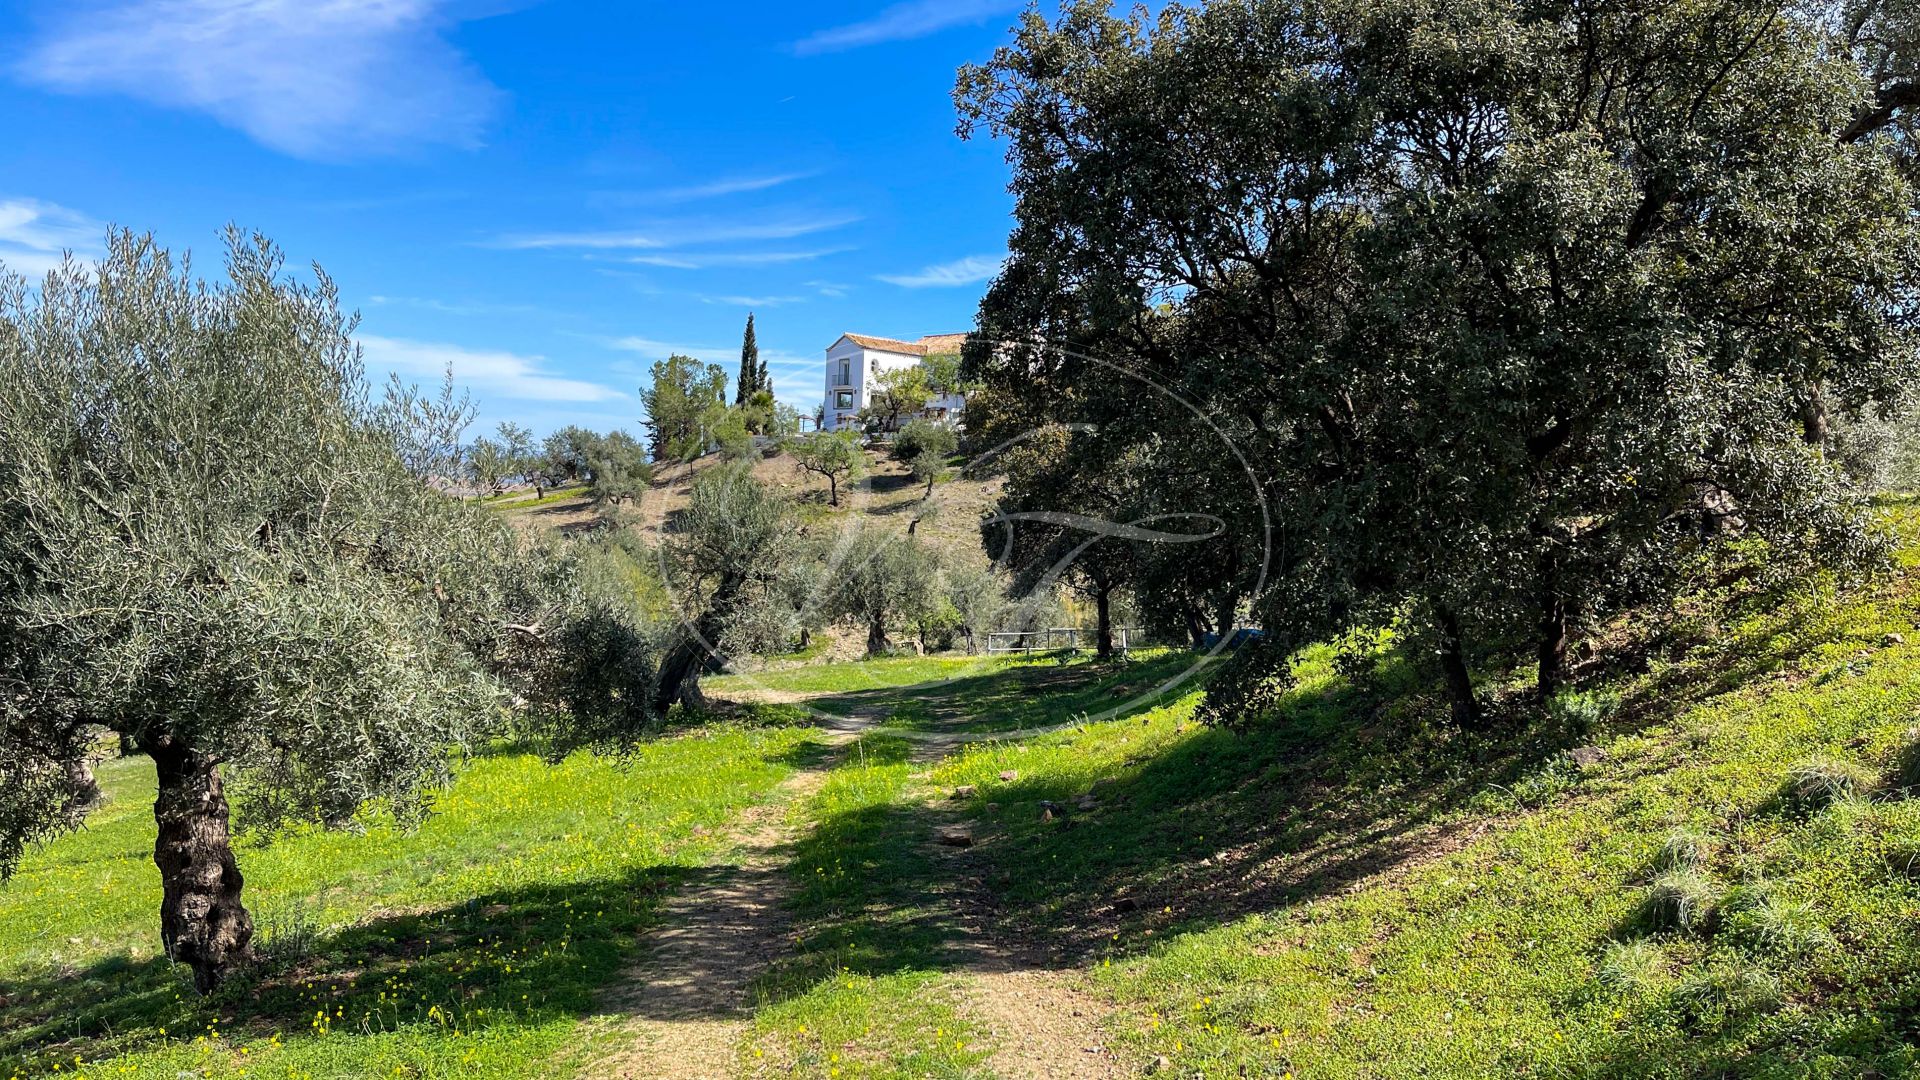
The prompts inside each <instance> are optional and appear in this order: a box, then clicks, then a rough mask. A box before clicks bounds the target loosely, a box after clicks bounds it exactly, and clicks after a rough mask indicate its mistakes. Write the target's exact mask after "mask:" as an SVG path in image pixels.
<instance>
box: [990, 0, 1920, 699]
mask: <svg viewBox="0 0 1920 1080" xmlns="http://www.w3.org/2000/svg"><path fill="white" fill-rule="evenodd" d="M1835 46H1836V42H1835V41H1834V39H1833V38H1832V37H1831V35H1830V34H1829V32H1828V31H1827V29H1825V26H1824V24H1823V22H1822V20H1821V19H1820V18H1817V17H1809V16H1808V15H1806V14H1805V12H1804V11H1803V9H1801V8H1798V7H1789V6H1786V5H1783V4H1779V3H1767V2H1761V0H1709V2H1705V3H1699V4H1686V5H1673V4H1665V3H1655V2H1652V0H1644V2H1633V3H1626V4H1597V3H1592V2H1588V0H1558V2H1553V3H1545V4H1527V5H1519V4H1513V3H1499V2H1492V3H1472V4H1461V5H1449V6H1443V7H1439V8H1434V7H1432V6H1430V5H1422V4H1416V3H1412V2H1401V0H1389V2H1386V3H1359V2H1334V3H1326V4H1318V3H1316V4H1297V3H1290V2H1286V0H1252V2H1248V3H1215V4H1208V5H1205V6H1201V7H1197V8H1181V7H1170V8H1168V9H1166V10H1165V11H1164V12H1162V13H1161V14H1160V15H1159V16H1157V17H1155V16H1149V15H1146V14H1144V13H1136V14H1134V15H1132V16H1130V17H1126V18H1120V17H1115V16H1113V15H1112V14H1110V12H1109V7H1108V5H1105V4H1100V3H1093V2H1083V3H1075V4H1071V5H1069V6H1068V8H1067V9H1066V10H1065V11H1064V12H1063V13H1062V15H1061V17H1060V19H1059V20H1058V22H1057V23H1053V24H1049V23H1048V22H1047V21H1046V20H1045V19H1044V18H1042V17H1040V16H1038V15H1037V14H1029V15H1028V16H1027V17H1026V20H1025V22H1024V23H1023V25H1022V28H1021V29H1020V31H1019V32H1018V35H1017V38H1016V41H1015V42H1014V44H1012V45H1010V46H1008V47H1007V48H1004V49H1002V50H1001V51H1000V52H999V53H998V54H997V56H996V57H995V59H994V60H993V62H991V63H990V64H988V65H985V66H982V67H978V68H971V69H968V70H966V71H964V72H963V73H962V76H961V81H960V86H959V88H958V91H957V97H958V100H959V103H960V107H961V110H962V116H963V121H962V125H963V130H969V131H970V130H974V129H984V130H988V131H991V132H992V133H994V134H996V135H999V136H1003V137H1005V138H1006V139H1007V141H1008V144H1009V147H1010V149H1009V157H1010V161H1011V163H1012V165H1013V169H1014V180H1013V185H1012V186H1013V190H1014V193H1015V195H1016V197H1017V210H1016V227H1015V231H1014V234H1013V236H1012V238H1011V242H1010V250H1011V252H1012V256H1011V258H1010V260H1009V262H1008V264H1007V266H1006V269H1005V270H1004V271H1003V273H1002V276H1001V278H1000V279H999V280H998V281H997V282H996V283H995V285H994V287H993V288H992V290H991V291H990V293H989V295H988V297H987V299H986V301H985V302H984V305H983V310H982V332H983V336H985V337H989V338H993V339H997V340H1002V341H1014V342H1033V341H1045V342H1052V343H1055V344H1062V345H1073V346H1076V347H1078V348H1079V349H1084V350H1089V351H1098V352H1102V353H1106V354H1110V355H1116V356H1119V357H1121V358H1122V359H1124V361H1125V362H1127V363H1128V364H1131V365H1134V366H1135V367H1136V368H1138V369H1139V370H1141V371H1144V372H1146V373H1149V374H1151V375H1152V376H1153V377H1154V378H1155V379H1156V380H1158V381H1160V382H1161V383H1163V384H1165V385H1167V386H1170V387H1173V388H1175V389H1176V390H1178V391H1179V392H1180V393H1181V394H1183V395H1184V396H1186V397H1187V398H1189V399H1191V400H1193V401H1195V402H1198V403H1200V404H1201V405H1202V406H1204V407H1206V408H1208V409H1211V410H1213V413H1214V415H1216V416H1217V417H1218V418H1219V420H1220V423H1221V425H1222V428H1223V430H1225V431H1226V432H1227V433H1229V434H1230V436H1231V437H1232V438H1233V439H1235V440H1236V441H1237V442H1238V444H1239V445H1240V446H1241V448H1242V449H1243V451H1244V456H1245V458H1246V459H1247V460H1249V461H1251V462H1254V463H1255V464H1256V469H1257V470H1258V472H1259V477H1258V480H1259V484H1260V490H1261V495H1262V498H1263V500H1264V501H1265V502H1266V503H1267V505H1269V506H1270V507H1272V508H1273V513H1274V520H1273V524H1274V532H1275V533H1276V534H1278V535H1281V536H1284V537H1285V538H1286V543H1285V544H1284V545H1282V547H1281V549H1280V550H1278V551H1277V552H1276V562H1275V565H1274V571H1275V575H1276V578H1279V579H1284V580H1286V581H1287V583H1288V585H1287V588H1285V589H1274V590H1270V591H1269V592H1268V593H1267V594H1266V595H1265V596H1264V597H1262V601H1261V604H1260V611H1259V614H1260V617H1261V618H1262V621H1263V622H1264V623H1265V624H1266V626H1267V628H1268V630H1269V632H1270V637H1271V638H1272V640H1273V641H1274V646H1273V647H1272V648H1268V649H1264V650H1254V651H1253V652H1251V653H1248V654H1247V655H1246V657H1245V658H1244V659H1242V660H1239V661H1236V663H1237V665H1238V667H1239V668H1240V671H1239V672H1238V673H1236V674H1235V675H1234V676H1233V677H1229V678H1224V679H1221V680H1217V681H1216V683H1215V687H1214V690H1213V692H1212V694H1211V697H1212V699H1213V702H1214V715H1215V716H1216V717H1217V718H1223V719H1231V718H1233V717H1235V716H1241V715H1250V714H1251V713H1252V712H1253V711H1255V710H1254V709H1253V706H1254V705H1257V703H1258V700H1259V698H1260V696H1261V693H1262V692H1263V691H1264V690H1269V689H1271V687H1272V686H1273V685H1275V680H1276V679H1279V678H1283V677H1284V662H1283V657H1284V653H1285V652H1286V651H1287V649H1288V647H1289V645H1290V644H1297V643H1300V642H1302V641H1305V640H1311V639H1314V638H1323V637H1327V636H1331V635H1333V634H1336V633H1338V632H1339V631H1341V630H1343V629H1347V628H1352V627H1356V626H1365V625H1384V624H1385V623H1387V622H1389V621H1392V620H1395V619H1404V620H1406V621H1405V623H1404V625H1408V626H1410V627H1412V628H1414V629H1416V630H1419V631H1421V632H1422V633H1423V634H1424V635H1425V636H1426V639H1427V640H1429V641H1431V642H1432V644H1433V645H1434V646H1435V650H1436V653H1437V655H1439V656H1440V657H1441V660H1442V668H1443V671H1444V673H1445V674H1446V676H1447V684H1448V686H1449V688H1450V690H1451V691H1452V694H1453V698H1454V703H1455V713H1456V716H1457V717H1458V718H1459V719H1460V720H1462V721H1463V722H1473V721H1475V720H1477V719H1478V717H1479V712H1480V710H1479V705H1478V702H1477V698H1476V696H1475V694H1474V689H1473V683H1472V678H1471V673H1470V672H1469V671H1468V670H1467V661H1468V658H1469V657H1470V656H1471V655H1472V654H1473V652H1474V650H1473V649H1472V648H1471V647H1470V646H1469V645H1468V640H1469V639H1473V638H1478V639H1479V640H1483V641H1506V640H1512V639H1515V638H1522V639H1530V643H1531V644H1530V651H1532V652H1533V653H1534V655H1535V658H1536V660H1537V663H1538V670H1539V687H1540V690H1541V692H1542V693H1543V694H1551V693H1552V692H1553V691H1554V689H1555V687H1556V686H1557V685H1558V683H1559V681H1560V680H1561V679H1562V678H1563V671H1564V667H1565V657H1566V655H1567V652H1568V647H1569V643H1570V642H1571V641H1572V640H1573V639H1574V638H1575V637H1576V636H1577V635H1578V634H1579V633H1581V632H1582V630H1583V628H1586V627H1590V626H1592V625H1594V624H1596V623H1597V622H1598V621H1600V620H1602V619H1604V618H1605V617H1607V615H1608V614H1609V613H1610V612H1613V611H1618V610H1620V609H1622V608H1623V607H1625V606H1627V605H1631V604H1637V603H1645V602H1649V601H1658V600H1660V599H1662V598H1665V597H1669V596H1671V595H1672V593H1673V591H1674V590H1675V589H1676V588H1678V587H1680V582H1681V574H1682V571H1683V570H1684V569H1685V568H1686V567H1688V566H1690V565H1693V564H1694V561H1695V560H1694V557H1695V556H1696V555H1697V554H1700V553H1703V552H1704V553H1707V554H1711V553H1713V552H1714V551H1716V550H1717V549H1718V546H1719V545H1720V544H1721V543H1722V541H1724V540H1725V539H1726V538H1729V537H1731V536H1733V535H1736V534H1738V535H1741V536H1745V537H1749V538H1754V537H1757V538H1760V539H1763V540H1764V541H1766V542H1767V544H1768V546H1769V547H1770V549H1771V552H1772V557H1773V559H1774V560H1775V563H1774V565H1776V566H1778V567H1781V568H1787V567H1791V566H1795V565H1802V564H1804V563H1806V562H1808V561H1819V562H1824V563H1829V564H1837V565H1858V564H1860V563H1861V562H1863V561H1865V560H1869V559H1871V558H1872V557H1873V556H1874V555H1875V554H1876V550H1877V547H1878V545H1877V543H1876V540H1875V537H1876V535H1877V534H1876V532H1875V530H1874V529H1873V528H1871V527H1870V522H1869V520H1868V518H1867V516H1866V515H1865V513H1864V507H1863V506H1862V503H1861V500H1860V499H1859V498H1858V497H1857V493H1856V492H1854V491H1853V489H1851V488H1850V487H1849V485H1847V484H1846V483H1845V482H1844V478H1843V476H1842V474H1841V472H1840V470H1839V469H1837V468H1836V467H1835V465H1834V464H1833V462H1831V461H1830V460H1828V457H1827V455H1826V454H1825V453H1824V452H1823V451H1824V448H1825V441H1826V435H1827V432H1828V428H1829V421H1830V417H1832V416H1835V415H1838V416H1840V417H1843V418H1844V417H1851V416H1856V415H1861V414H1865V413H1868V412H1871V411H1873V410H1875V409H1878V408H1880V407H1882V406H1883V405H1884V404H1885V403H1888V402H1891V401H1894V400H1896V399H1897V398H1898V397H1899V395H1900V390H1901V387H1902V386H1903V385H1904V384H1905V383H1906V382H1908V381H1910V380H1911V379H1912V377H1913V376H1914V374H1915V371H1916V366H1915V349H1914V338H1913V326H1912V313H1913V312H1914V311H1915V310H1916V308H1915V306H1914V303H1913V301H1914V296H1913V282H1914V270H1915V267H1916V237H1915V227H1914V219H1913V214H1912V193H1911V190H1910V188H1909V186H1908V184H1907V182H1906V180H1905V179H1904V176H1903V172H1902V169H1901V167H1900V163H1899V161H1898V160H1897V155H1896V154H1895V153H1894V152H1893V149H1892V147H1891V146H1890V143H1891V141H1892V140H1891V139H1890V138H1881V137H1879V136H1877V135H1872V134H1869V135H1868V136H1863V137H1860V138H1857V139H1851V140H1850V139H1848V138H1846V137H1844V136H1846V135H1847V134H1848V133H1849V131H1850V129H1851V127H1852V126H1853V125H1855V124H1856V122H1857V121H1858V118H1859V117H1860V116H1861V114H1862V110H1863V109H1864V108H1866V107H1867V104H1865V103H1869V102H1871V101H1872V100H1873V99H1874V93H1875V91H1874V89H1873V81H1872V80H1870V79H1869V78H1866V77H1863V74H1862V72H1861V70H1860V69H1859V68H1858V67H1857V66H1856V65H1855V64H1853V63H1849V62H1845V61H1844V60H1843V59H1837V57H1841V56H1842V55H1843V54H1844V50H1843V49H1836V47H1835ZM1896 111H1897V109H1896ZM1169 131H1177V132H1180V133H1182V135H1181V137H1180V138H1173V139H1170V138H1167V137H1166V133H1167V132H1169ZM970 364H972V365H973V367H974V368H975V370H976V372H977V373H980V374H986V375H991V373H992V370H993V369H994V368H996V367H999V368H1003V369H1007V370H1008V371H1010V372H1012V373H1014V374H1016V375H1018V376H1019V377H1022V378H1025V379H1026V380H1028V381H1029V382H1030V383H1031V384H1032V385H1034V386H1035V387H1039V388H1044V392H1046V393H1049V394H1054V395H1059V396H1062V397H1071V396H1075V395H1078V396H1080V397H1083V398H1084V397H1087V396H1088V395H1086V394H1083V393H1082V392H1081V391H1082V387H1083V386H1084V385H1086V384H1088V383H1089V382H1090V381H1092V382H1097V377H1096V376H1093V375H1090V374H1089V372H1088V369H1087V366H1086V365H1084V364H1078V363H1076V362H1075V361H1074V360H1073V359H1072V357H1071V356H1070V355H1066V351H1065V350H1050V349H1045V348H1033V347H1021V348H1010V349H1001V350H997V351H995V352H992V353H988V352H985V351H982V350H975V351H974V353H973V354H971V355H970Z"/></svg>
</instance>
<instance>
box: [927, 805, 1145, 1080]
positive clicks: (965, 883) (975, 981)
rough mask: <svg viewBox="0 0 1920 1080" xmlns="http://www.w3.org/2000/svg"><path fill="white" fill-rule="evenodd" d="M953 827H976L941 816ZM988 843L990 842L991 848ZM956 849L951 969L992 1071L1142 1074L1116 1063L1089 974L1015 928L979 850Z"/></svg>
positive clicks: (1040, 1075) (1056, 1077)
mask: <svg viewBox="0 0 1920 1080" xmlns="http://www.w3.org/2000/svg"><path fill="white" fill-rule="evenodd" d="M930 809H932V810H933V811H934V814H935V817H936V820H942V821H943V823H944V824H945V825H946V826H948V827H952V826H961V827H967V826H969V825H970V824H971V823H969V822H966V821H964V820H961V819H960V818H958V817H957V816H955V815H951V814H942V813H941V811H942V810H943V809H944V807H943V806H942V804H940V803H938V802H934V803H931V804H930ZM991 843H992V841H991V840H989V841H988V844H989V846H990V845H991ZM947 850H948V851H949V856H948V857H949V858H950V860H951V863H950V871H949V873H948V875H947V878H948V891H947V895H946V896H945V897H944V900H945V902H946V903H948V904H950V905H952V907H953V908H954V910H955V912H956V914H957V918H956V919H955V925H956V927H957V928H958V930H959V933H958V934H957V935H956V936H955V938H954V939H953V940H952V941H951V942H949V943H948V948H949V949H950V950H951V952H952V953H953V955H954V963H953V967H952V970H953V971H954V973H955V974H956V975H959V976H960V977H961V979H962V985H963V986H964V989H965V993H966V996H967V1001H968V1006H969V1008H968V1011H969V1013H970V1014H971V1015H972V1017H973V1018H974V1019H975V1020H976V1021H977V1022H978V1023H979V1024H980V1025H981V1026H982V1027H984V1028H985V1029H986V1031H987V1034H988V1036H989V1038H990V1040H991V1042H992V1043H993V1046H994V1051H993V1055H992V1057H991V1058H990V1059H989V1060H988V1067H989V1068H990V1069H991V1070H992V1071H993V1074H994V1075H995V1076H997V1077H1000V1078H1001V1080H1123V1078H1126V1077H1133V1076H1138V1075H1139V1074H1140V1070H1139V1069H1137V1068H1133V1067H1132V1066H1131V1065H1130V1064H1129V1063H1128V1062H1125V1061H1123V1060H1121V1059H1119V1058H1116V1057H1115V1056H1114V1054H1113V1053H1112V1051H1111V1050H1110V1049H1109V1047H1108V1045H1107V1042H1108V1040H1107V1035H1106V1032H1105V1031H1103V1030H1102V1028H1101V1026H1100V1023H1101V1020H1102V1019H1104V1018H1105V1017H1106V1016H1107V1015H1108V1014H1109V1013H1111V1012H1112V1008H1111V1006H1109V1005H1107V1004H1106V1003H1105V1002H1103V1001H1101V1000H1100V999H1099V998H1097V997H1095V996H1094V995H1093V994H1091V993H1090V992H1088V990H1087V989H1086V988H1085V987H1084V985H1083V980H1084V977H1083V976H1082V975H1081V974H1080V973H1079V971H1077V970H1075V967H1076V965H1073V964H1072V963H1070V962H1069V961H1067V960H1066V959H1065V958H1063V957H1059V956H1054V955H1052V954H1050V952H1049V950H1048V948H1047V946H1046V943H1045V942H1043V941H1038V940H1034V939H1031V938H1029V937H1026V936H1023V935H1020V934H1017V933H1013V932H1011V931H1009V930H1008V929H1007V928H1006V926H1005V924H1004V922H1003V921H1002V920H1001V919H1000V917H999V915H998V913H997V911H996V910H995V904H994V902H993V900H992V898H991V896H990V895H988V893H987V891H986V889H985V887H984V886H983V885H982V884H981V882H982V876H983V875H984V874H985V873H986V872H987V869H988V867H987V866H986V865H984V861H983V856H984V852H983V851H982V849H981V848H979V847H969V848H964V849H959V850H952V849H947Z"/></svg>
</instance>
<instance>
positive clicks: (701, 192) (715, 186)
mask: <svg viewBox="0 0 1920 1080" xmlns="http://www.w3.org/2000/svg"><path fill="white" fill-rule="evenodd" d="M816 175H818V174H817V173H812V172H794V173H779V174H777V175H774V176H742V177H736V178H733V179H729V180H714V181H712V182H710V183H705V184H695V185H692V186H691V187H683V188H673V189H672V190H669V191H662V192H658V193H656V194H653V195H651V196H642V197H641V198H643V199H647V200H650V201H658V202H693V201H695V200H697V199H718V198H721V197H722V196H726V195H745V194H747V193H749V192H754V191H766V190H767V189H768V188H776V187H779V186H781V185H782V184H791V183H793V182H794V181H795V180H805V179H807V178H808V177H811V176H816Z"/></svg>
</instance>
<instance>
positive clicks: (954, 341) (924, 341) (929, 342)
mask: <svg viewBox="0 0 1920 1080" xmlns="http://www.w3.org/2000/svg"><path fill="white" fill-rule="evenodd" d="M966 343H967V335H965V334H928V335H927V336H926V337H923V338H921V339H920V341H919V344H921V345H924V346H926V348H927V354H928V355H929V356H937V355H940V354H942V353H957V352H959V351H960V346H962V345H965V344H966Z"/></svg>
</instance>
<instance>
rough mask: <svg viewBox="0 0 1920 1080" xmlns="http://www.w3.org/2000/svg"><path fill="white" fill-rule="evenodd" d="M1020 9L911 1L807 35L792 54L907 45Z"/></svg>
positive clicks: (1005, 3)
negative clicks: (895, 44) (949, 28)
mask: <svg viewBox="0 0 1920 1080" xmlns="http://www.w3.org/2000/svg"><path fill="white" fill-rule="evenodd" d="M1019 7H1020V3H1019V0H908V2H907V3H904V4H895V5H893V6H892V7H890V8H887V9H886V10H885V11H882V12H880V13H879V14H878V15H875V16H874V17H873V18H871V19H867V20H865V21H862V22H857V23H852V24H850V25H847V26H836V27H833V28H832V29H828V30H821V31H819V32H817V33H814V34H811V35H808V36H807V37H805V38H802V39H801V40H799V41H796V42H794V43H793V51H794V52H795V53H797V54H799V55H801V56H813V55H816V54H818V53H829V52H841V51H843V50H846V49H858V48H861V47H862V46H866V45H878V44H881V43H883V42H888V41H907V40H910V39H913V38H921V37H926V36H927V35H929V34H934V33H938V32H939V31H941V30H945V29H947V28H948V27H953V26H968V25H974V24H978V23H982V22H985V21H986V20H988V19H990V18H992V17H993V16H995V15H1004V14H1006V13H1007V12H1010V11H1016V10H1018V9H1019Z"/></svg>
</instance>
